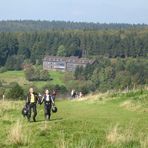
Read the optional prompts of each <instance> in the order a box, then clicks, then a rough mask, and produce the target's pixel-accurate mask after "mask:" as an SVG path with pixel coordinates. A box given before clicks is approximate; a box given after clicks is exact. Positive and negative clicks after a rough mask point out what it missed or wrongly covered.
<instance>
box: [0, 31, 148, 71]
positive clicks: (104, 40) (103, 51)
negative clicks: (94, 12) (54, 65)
mask: <svg viewBox="0 0 148 148" xmlns="http://www.w3.org/2000/svg"><path fill="white" fill-rule="evenodd" d="M45 55H59V56H79V57H82V56H83V57H90V58H94V57H97V56H100V55H102V56H105V57H109V58H117V57H121V58H126V57H134V58H136V57H147V56H148V29H144V28H143V29H125V30H105V31H104V30H98V31H93V30H50V31H43V32H42V31H40V32H15V33H10V32H9V33H8V32H3V33H0V67H2V66H5V67H7V69H8V70H13V69H14V70H19V69H21V64H22V63H24V62H27V61H30V62H31V63H33V64H42V59H43V57H44V56H45Z"/></svg>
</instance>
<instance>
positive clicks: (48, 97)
mask: <svg viewBox="0 0 148 148" xmlns="http://www.w3.org/2000/svg"><path fill="white" fill-rule="evenodd" d="M43 102H44V116H45V120H50V117H51V108H52V105H54V100H53V97H52V94H50V92H49V90H48V89H46V90H45V94H44V96H43V98H42V103H43Z"/></svg>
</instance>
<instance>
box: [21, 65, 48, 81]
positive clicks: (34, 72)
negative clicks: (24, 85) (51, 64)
mask: <svg viewBox="0 0 148 148" xmlns="http://www.w3.org/2000/svg"><path fill="white" fill-rule="evenodd" d="M24 72H25V76H26V79H27V80H28V81H47V80H50V75H49V73H48V71H47V70H40V69H39V68H36V67H35V66H31V67H28V68H26V69H25V71H24Z"/></svg>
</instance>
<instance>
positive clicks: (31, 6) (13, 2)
mask: <svg viewBox="0 0 148 148" xmlns="http://www.w3.org/2000/svg"><path fill="white" fill-rule="evenodd" d="M0 20H50V21H51V20H64V21H74V22H99V23H131V24H137V23H140V24H142V23H145V24H148V0H0Z"/></svg>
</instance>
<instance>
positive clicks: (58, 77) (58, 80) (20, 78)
mask: <svg viewBox="0 0 148 148" xmlns="http://www.w3.org/2000/svg"><path fill="white" fill-rule="evenodd" d="M49 75H50V77H51V79H52V80H51V81H49V82H47V81H32V82H29V81H27V80H26V78H25V75H24V71H7V72H4V73H0V80H2V81H4V82H5V84H6V85H7V84H9V83H11V82H18V83H19V84H20V85H21V86H22V87H25V86H26V85H34V86H36V87H38V88H41V87H43V86H44V85H46V84H47V83H48V84H49V83H50V84H51V85H52V84H53V85H55V84H59V85H64V73H63V72H58V71H50V72H49Z"/></svg>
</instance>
